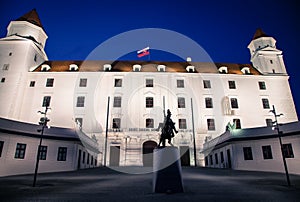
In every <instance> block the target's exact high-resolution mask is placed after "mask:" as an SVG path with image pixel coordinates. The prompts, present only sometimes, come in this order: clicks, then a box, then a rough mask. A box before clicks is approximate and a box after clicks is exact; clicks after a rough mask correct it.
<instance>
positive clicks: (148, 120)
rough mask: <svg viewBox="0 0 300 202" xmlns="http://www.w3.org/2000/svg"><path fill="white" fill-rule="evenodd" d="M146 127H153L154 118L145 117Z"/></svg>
mask: <svg viewBox="0 0 300 202" xmlns="http://www.w3.org/2000/svg"><path fill="white" fill-rule="evenodd" d="M146 128H154V119H146Z"/></svg>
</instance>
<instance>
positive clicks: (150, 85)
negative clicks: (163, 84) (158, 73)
mask: <svg viewBox="0 0 300 202" xmlns="http://www.w3.org/2000/svg"><path fill="white" fill-rule="evenodd" d="M146 87H153V79H146Z"/></svg>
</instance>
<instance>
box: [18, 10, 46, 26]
mask: <svg viewBox="0 0 300 202" xmlns="http://www.w3.org/2000/svg"><path fill="white" fill-rule="evenodd" d="M16 21H27V22H30V23H32V24H34V25H36V26H39V27H41V28H43V25H42V23H41V20H40V18H39V15H38V14H37V12H36V10H35V9H33V10H31V11H29V12H28V13H26V14H25V15H23V16H22V17H19V18H18V19H16Z"/></svg>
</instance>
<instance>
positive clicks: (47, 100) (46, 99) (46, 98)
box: [42, 96, 51, 107]
mask: <svg viewBox="0 0 300 202" xmlns="http://www.w3.org/2000/svg"><path fill="white" fill-rule="evenodd" d="M50 101H51V96H44V98H43V104H42V107H49V106H50Z"/></svg>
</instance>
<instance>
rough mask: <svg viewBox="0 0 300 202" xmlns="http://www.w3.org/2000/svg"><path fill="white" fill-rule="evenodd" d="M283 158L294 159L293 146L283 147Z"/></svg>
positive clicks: (284, 145) (285, 145)
mask: <svg viewBox="0 0 300 202" xmlns="http://www.w3.org/2000/svg"><path fill="white" fill-rule="evenodd" d="M282 150H283V156H284V157H285V158H294V152H293V147H292V144H283V145H282Z"/></svg>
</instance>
